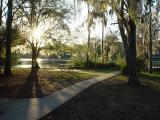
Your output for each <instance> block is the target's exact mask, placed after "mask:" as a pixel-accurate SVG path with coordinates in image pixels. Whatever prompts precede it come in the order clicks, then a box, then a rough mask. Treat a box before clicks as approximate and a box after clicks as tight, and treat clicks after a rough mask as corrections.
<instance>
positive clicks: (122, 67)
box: [120, 64, 128, 75]
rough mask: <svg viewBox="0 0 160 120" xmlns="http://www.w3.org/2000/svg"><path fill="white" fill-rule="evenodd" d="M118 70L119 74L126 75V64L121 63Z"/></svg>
mask: <svg viewBox="0 0 160 120" xmlns="http://www.w3.org/2000/svg"><path fill="white" fill-rule="evenodd" d="M120 71H121V74H123V75H128V67H127V65H126V64H123V65H121V66H120Z"/></svg>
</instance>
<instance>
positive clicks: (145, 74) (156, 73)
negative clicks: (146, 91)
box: [139, 70, 160, 79]
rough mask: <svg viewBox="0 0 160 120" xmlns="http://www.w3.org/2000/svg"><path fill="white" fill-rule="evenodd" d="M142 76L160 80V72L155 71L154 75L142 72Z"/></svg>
mask: <svg viewBox="0 0 160 120" xmlns="http://www.w3.org/2000/svg"><path fill="white" fill-rule="evenodd" d="M139 75H140V76H143V77H146V78H151V79H160V71H159V70H157V71H153V72H152V73H148V71H142V72H140V74H139Z"/></svg>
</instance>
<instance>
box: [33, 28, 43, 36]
mask: <svg viewBox="0 0 160 120" xmlns="http://www.w3.org/2000/svg"><path fill="white" fill-rule="evenodd" d="M41 35H42V32H41V31H40V29H38V28H36V29H34V30H33V31H32V36H33V37H34V38H35V39H40V38H41Z"/></svg>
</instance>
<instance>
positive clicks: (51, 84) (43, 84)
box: [0, 68, 112, 98]
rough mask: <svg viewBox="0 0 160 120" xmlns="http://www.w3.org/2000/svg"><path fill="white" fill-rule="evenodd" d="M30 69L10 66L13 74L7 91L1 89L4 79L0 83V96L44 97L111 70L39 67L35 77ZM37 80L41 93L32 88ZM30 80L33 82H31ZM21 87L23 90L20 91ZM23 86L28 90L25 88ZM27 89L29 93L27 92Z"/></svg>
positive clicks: (9, 79)
mask: <svg viewBox="0 0 160 120" xmlns="http://www.w3.org/2000/svg"><path fill="white" fill-rule="evenodd" d="M30 71H31V69H28V68H27V69H26V68H12V73H13V76H12V77H10V78H8V80H7V81H8V82H7V87H8V88H7V89H8V92H7V91H6V90H5V89H3V84H4V85H5V84H6V83H5V81H6V80H5V81H4V82H1V83H0V84H1V86H2V87H0V97H15V96H16V97H20V98H24V97H25V98H30V97H44V96H46V95H48V94H50V93H53V92H55V91H58V90H61V89H63V88H65V87H68V86H71V85H73V84H75V83H77V82H81V81H83V80H87V79H90V78H94V77H97V76H99V75H103V74H104V73H108V72H112V70H57V69H40V70H39V71H38V73H37V75H35V76H36V77H29V73H30ZM37 80H38V83H37V84H36V85H38V86H39V89H37V90H40V92H41V94H40V93H39V92H37V90H36V89H32V88H35V87H36V86H35V81H37ZM29 81H30V82H29ZM31 82H33V84H32V83H31ZM28 83H29V84H28ZM21 88H23V91H24V92H23V91H21ZM25 88H26V89H29V90H25ZM26 91H27V92H26ZM28 91H29V93H30V94H28ZM42 93H43V95H42ZM17 94H18V96H17Z"/></svg>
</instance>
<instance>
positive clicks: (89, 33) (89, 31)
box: [86, 2, 91, 62]
mask: <svg viewBox="0 0 160 120" xmlns="http://www.w3.org/2000/svg"><path fill="white" fill-rule="evenodd" d="M87 8H88V14H89V13H90V8H89V3H88V2H87ZM89 22H90V21H89ZM89 24H90V23H89ZM89 24H88V28H87V29H88V46H87V47H88V50H87V59H86V62H88V61H89V51H90V39H91V38H90V37H91V36H90V35H91V30H90V25H89Z"/></svg>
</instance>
